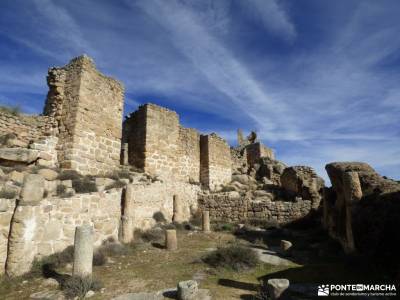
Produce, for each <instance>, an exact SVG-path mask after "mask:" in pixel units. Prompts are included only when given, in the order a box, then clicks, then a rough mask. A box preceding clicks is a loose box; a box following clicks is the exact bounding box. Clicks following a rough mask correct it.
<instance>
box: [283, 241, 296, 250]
mask: <svg viewBox="0 0 400 300" xmlns="http://www.w3.org/2000/svg"><path fill="white" fill-rule="evenodd" d="M292 246H293V244H292V243H291V242H289V241H285V240H281V250H282V251H284V252H286V251H288V250H289V249H290V248H292Z"/></svg>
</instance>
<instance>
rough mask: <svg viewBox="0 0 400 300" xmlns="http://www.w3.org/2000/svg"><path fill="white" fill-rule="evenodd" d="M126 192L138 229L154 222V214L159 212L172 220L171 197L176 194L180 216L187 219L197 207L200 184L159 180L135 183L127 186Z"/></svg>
mask: <svg viewBox="0 0 400 300" xmlns="http://www.w3.org/2000/svg"><path fill="white" fill-rule="evenodd" d="M128 188H129V189H130V192H129V193H127V194H128V195H130V197H132V199H130V201H129V203H131V205H132V206H133V207H131V208H130V209H129V210H130V211H132V212H133V226H134V228H138V229H147V228H150V227H151V226H153V225H154V224H155V220H154V218H153V216H154V214H155V213H157V212H161V213H162V214H163V215H164V217H165V219H166V220H169V221H172V216H173V197H174V195H177V196H178V197H179V198H180V200H181V203H182V204H183V208H182V218H183V220H189V218H190V213H191V211H192V210H196V209H197V195H198V193H199V192H200V190H201V189H200V186H198V185H194V184H189V183H185V182H170V181H168V182H161V181H157V182H155V183H152V184H144V183H143V184H136V185H130V186H129V187H128Z"/></svg>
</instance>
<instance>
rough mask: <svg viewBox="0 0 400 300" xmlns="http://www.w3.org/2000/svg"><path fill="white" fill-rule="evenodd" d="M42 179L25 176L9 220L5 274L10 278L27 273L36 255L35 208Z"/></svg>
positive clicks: (40, 199) (41, 187)
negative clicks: (15, 206) (16, 204)
mask: <svg viewBox="0 0 400 300" xmlns="http://www.w3.org/2000/svg"><path fill="white" fill-rule="evenodd" d="M43 193H44V178H43V177H42V176H41V175H38V174H27V175H25V177H24V182H23V186H22V189H21V193H20V195H19V202H18V206H17V208H16V209H15V212H14V215H13V217H12V220H11V225H10V226H11V228H10V235H9V240H8V254H7V261H6V273H7V275H8V276H10V277H15V276H20V275H22V274H24V273H27V272H28V271H29V270H30V269H31V266H32V262H33V260H34V257H35V255H36V252H34V249H35V248H34V244H35V241H34V238H35V235H36V231H37V229H38V227H39V224H40V222H39V220H38V209H37V206H39V205H40V202H41V201H42V199H43Z"/></svg>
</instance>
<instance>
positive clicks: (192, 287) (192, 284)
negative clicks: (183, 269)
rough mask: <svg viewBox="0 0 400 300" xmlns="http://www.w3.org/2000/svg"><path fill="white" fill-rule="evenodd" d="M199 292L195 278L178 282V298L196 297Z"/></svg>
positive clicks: (181, 299)
mask: <svg viewBox="0 0 400 300" xmlns="http://www.w3.org/2000/svg"><path fill="white" fill-rule="evenodd" d="M198 292H199V287H198V284H197V282H196V281H195V280H187V281H181V282H179V283H178V300H193V299H197V298H196V296H197V293H198Z"/></svg>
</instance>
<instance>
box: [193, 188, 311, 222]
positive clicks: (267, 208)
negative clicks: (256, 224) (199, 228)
mask: <svg viewBox="0 0 400 300" xmlns="http://www.w3.org/2000/svg"><path fill="white" fill-rule="evenodd" d="M198 201H199V208H200V209H201V210H208V211H210V218H211V220H212V221H222V222H244V221H246V220H248V219H259V220H262V221H267V222H277V223H279V224H286V223H289V222H292V221H296V220H298V219H301V218H303V217H305V216H307V215H308V214H309V213H310V211H311V209H312V206H311V201H310V200H301V201H296V202H289V201H271V200H269V199H263V200H260V199H258V200H251V199H250V198H248V197H245V196H243V195H240V194H239V193H238V192H226V193H215V194H200V195H199V200H198Z"/></svg>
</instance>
